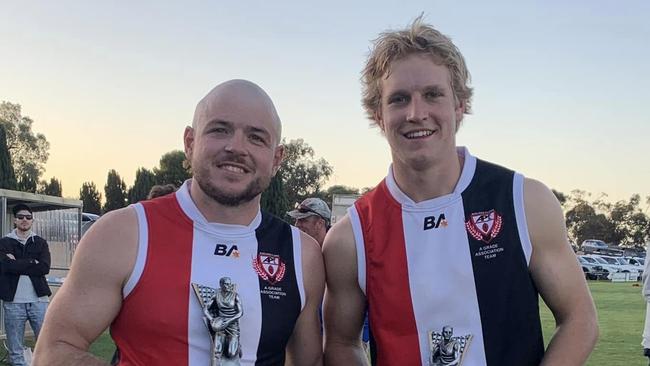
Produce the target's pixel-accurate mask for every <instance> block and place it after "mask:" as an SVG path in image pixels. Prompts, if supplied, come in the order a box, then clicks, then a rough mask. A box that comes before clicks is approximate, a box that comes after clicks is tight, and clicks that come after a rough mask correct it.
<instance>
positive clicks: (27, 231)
mask: <svg viewBox="0 0 650 366" xmlns="http://www.w3.org/2000/svg"><path fill="white" fill-rule="evenodd" d="M12 212H13V214H14V226H15V229H14V230H13V231H12V232H10V233H9V234H8V235H7V236H5V237H3V238H2V239H0V298H1V299H2V300H3V302H4V303H3V310H4V325H5V331H6V333H7V348H8V349H9V362H10V363H11V365H13V366H22V365H25V359H24V357H23V350H24V346H23V338H24V336H25V323H26V322H27V321H29V325H30V326H31V328H32V330H33V331H34V334H35V336H36V337H38V335H39V333H40V330H41V326H42V324H43V319H44V317H45V311H46V310H47V305H48V302H49V296H50V295H51V294H52V292H51V291H50V287H49V286H48V285H47V280H46V279H45V275H46V274H47V273H49V271H50V249H49V246H48V244H47V241H45V239H43V238H41V237H40V236H38V235H36V234H34V232H33V231H32V225H33V224H34V216H33V214H32V210H31V209H30V208H29V206H27V205H24V204H17V205H15V206H14V207H13V209H12Z"/></svg>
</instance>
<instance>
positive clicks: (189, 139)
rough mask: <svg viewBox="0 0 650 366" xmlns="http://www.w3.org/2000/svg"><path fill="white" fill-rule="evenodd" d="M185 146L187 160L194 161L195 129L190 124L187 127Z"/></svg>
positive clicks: (184, 136)
mask: <svg viewBox="0 0 650 366" xmlns="http://www.w3.org/2000/svg"><path fill="white" fill-rule="evenodd" d="M183 146H184V149H185V160H187V161H192V153H193V152H194V129H193V128H192V127H190V126H187V127H185V132H184V133H183Z"/></svg>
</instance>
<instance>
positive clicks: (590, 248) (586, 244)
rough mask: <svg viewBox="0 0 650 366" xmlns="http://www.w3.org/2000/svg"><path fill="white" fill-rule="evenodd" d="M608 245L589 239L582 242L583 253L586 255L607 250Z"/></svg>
mask: <svg viewBox="0 0 650 366" xmlns="http://www.w3.org/2000/svg"><path fill="white" fill-rule="evenodd" d="M607 247H608V246H607V243H605V242H604V241H602V240H596V239H588V240H585V241H583V242H582V251H584V252H585V253H592V252H596V251H600V250H603V249H607Z"/></svg>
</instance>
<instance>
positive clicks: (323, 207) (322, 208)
mask: <svg viewBox="0 0 650 366" xmlns="http://www.w3.org/2000/svg"><path fill="white" fill-rule="evenodd" d="M287 215H289V216H291V217H292V218H294V219H304V218H305V217H309V216H320V217H321V218H323V219H325V221H327V222H328V223H329V222H330V219H331V218H332V211H331V210H330V208H329V206H327V203H325V201H323V200H322V199H320V198H316V197H312V198H306V199H305V200H304V201H302V202H301V203H298V204H296V207H295V209H294V210H293V211H289V212H287Z"/></svg>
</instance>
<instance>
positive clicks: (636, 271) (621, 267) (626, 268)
mask: <svg viewBox="0 0 650 366" xmlns="http://www.w3.org/2000/svg"><path fill="white" fill-rule="evenodd" d="M593 257H597V258H601V259H603V260H605V261H606V262H607V263H608V264H610V265H612V266H616V267H617V268H618V271H619V272H623V273H630V276H632V277H633V278H634V277H636V279H637V280H639V279H641V272H643V268H641V267H639V266H635V265H632V264H627V262H625V260H624V259H623V257H611V256H608V255H593Z"/></svg>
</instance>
